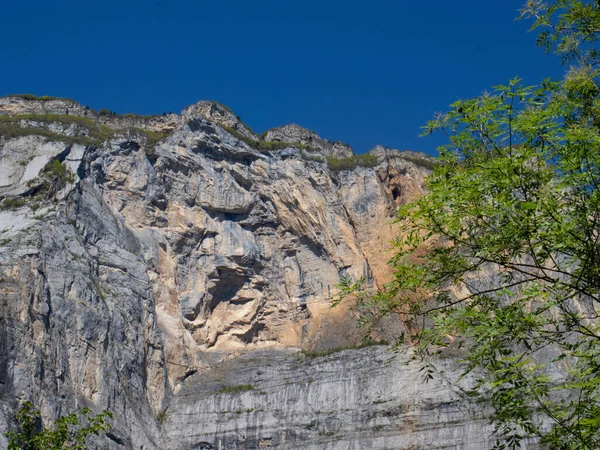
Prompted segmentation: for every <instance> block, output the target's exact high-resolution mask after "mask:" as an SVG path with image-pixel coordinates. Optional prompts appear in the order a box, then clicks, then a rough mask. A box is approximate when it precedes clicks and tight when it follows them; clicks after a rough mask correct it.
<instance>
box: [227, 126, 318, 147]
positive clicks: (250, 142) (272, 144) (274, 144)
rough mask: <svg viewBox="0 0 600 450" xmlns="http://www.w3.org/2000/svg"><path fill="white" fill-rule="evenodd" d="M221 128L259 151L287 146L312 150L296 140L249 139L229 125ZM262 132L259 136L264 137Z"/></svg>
mask: <svg viewBox="0 0 600 450" xmlns="http://www.w3.org/2000/svg"><path fill="white" fill-rule="evenodd" d="M222 128H223V129H224V130H225V131H227V132H228V133H229V134H231V135H233V136H235V137H236V138H238V139H239V140H240V141H243V142H245V143H246V144H248V145H249V146H250V147H252V148H254V149H256V150H258V151H261V152H262V151H271V150H282V149H284V148H288V147H294V148H297V149H299V150H307V151H311V150H313V149H312V148H311V147H309V146H308V145H303V144H298V143H296V142H266V141H264V140H262V138H261V139H251V138H249V137H246V136H244V135H243V134H241V133H240V132H238V131H237V130H235V129H233V128H231V127H226V126H223V127H222ZM264 134H265V133H263V134H261V136H263V137H264Z"/></svg>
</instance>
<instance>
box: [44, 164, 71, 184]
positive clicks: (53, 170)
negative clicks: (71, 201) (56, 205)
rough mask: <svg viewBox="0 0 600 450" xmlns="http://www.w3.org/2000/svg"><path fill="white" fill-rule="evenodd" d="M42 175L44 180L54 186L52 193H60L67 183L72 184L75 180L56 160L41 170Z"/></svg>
mask: <svg viewBox="0 0 600 450" xmlns="http://www.w3.org/2000/svg"><path fill="white" fill-rule="evenodd" d="M42 174H43V175H45V178H47V179H48V181H49V182H50V183H51V184H52V185H53V186H54V191H60V190H61V189H62V188H64V187H65V186H66V185H67V184H68V183H72V182H73V181H74V179H75V177H74V176H73V174H72V173H71V171H69V170H68V169H67V168H66V167H65V166H64V165H63V164H61V162H60V161H59V160H57V159H55V160H54V161H51V162H49V163H48V164H46V166H45V167H44V169H43V170H42Z"/></svg>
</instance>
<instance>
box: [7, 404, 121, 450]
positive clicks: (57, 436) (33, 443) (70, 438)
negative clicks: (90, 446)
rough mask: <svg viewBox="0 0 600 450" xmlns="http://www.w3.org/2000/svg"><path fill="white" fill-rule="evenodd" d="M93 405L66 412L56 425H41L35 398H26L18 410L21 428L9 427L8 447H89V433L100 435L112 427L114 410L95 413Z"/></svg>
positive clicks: (31, 449) (60, 449)
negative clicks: (27, 399)
mask: <svg viewBox="0 0 600 450" xmlns="http://www.w3.org/2000/svg"><path fill="white" fill-rule="evenodd" d="M91 412H92V411H91V410H90V409H89V408H83V409H82V410H81V411H78V412H77V413H73V414H69V415H67V416H62V417H60V418H59V419H58V420H56V421H55V422H54V425H53V427H52V428H45V427H40V423H41V420H40V412H39V411H38V410H37V408H36V407H35V406H34V405H33V403H31V402H25V403H24V404H23V406H22V407H21V409H19V411H18V412H17V414H16V417H15V419H16V422H17V424H18V431H9V432H8V433H6V436H7V437H8V439H9V442H8V450H25V449H27V450H63V449H67V448H69V449H85V448H87V446H86V441H87V438H88V436H90V435H96V436H99V435H100V434H101V433H105V432H107V431H108V430H110V429H111V428H112V426H111V424H110V423H109V421H110V419H112V418H113V415H112V413H110V412H108V411H103V412H102V413H100V414H98V415H96V416H92V415H91Z"/></svg>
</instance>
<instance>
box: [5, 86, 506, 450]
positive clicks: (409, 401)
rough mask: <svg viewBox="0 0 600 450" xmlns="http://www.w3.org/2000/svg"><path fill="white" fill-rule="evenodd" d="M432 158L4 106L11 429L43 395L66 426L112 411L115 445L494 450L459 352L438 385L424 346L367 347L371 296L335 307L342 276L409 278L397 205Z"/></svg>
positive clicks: (187, 117) (224, 122) (224, 117)
mask: <svg viewBox="0 0 600 450" xmlns="http://www.w3.org/2000/svg"><path fill="white" fill-rule="evenodd" d="M432 164H433V161H432V159H431V158H430V157H428V156H426V155H424V154H421V153H416V152H401V151H397V150H393V149H388V148H384V147H381V146H378V147H376V148H374V149H373V150H372V151H371V152H369V153H368V154H366V155H354V154H353V152H352V149H351V147H350V146H348V145H346V144H343V143H340V142H330V141H328V140H324V139H321V138H320V137H319V136H318V135H317V134H316V133H314V132H312V131H309V130H305V129H303V128H301V127H299V126H298V125H287V126H284V127H280V128H276V129H273V130H269V131H267V132H266V133H263V135H260V136H259V135H257V134H256V133H254V132H253V131H252V130H251V129H250V128H249V127H247V126H246V125H244V124H243V123H242V122H241V121H240V120H239V118H237V117H236V116H235V114H234V113H233V112H231V111H230V110H229V109H228V108H227V107H225V106H223V105H221V104H219V103H217V102H209V101H202V102H199V103H197V104H195V105H192V106H190V107H188V108H186V109H184V110H183V111H182V113H181V114H179V115H176V114H168V115H164V116H160V117H141V116H136V115H125V116H121V115H115V114H112V113H110V112H109V111H105V110H103V111H101V112H100V113H97V112H95V111H92V110H90V109H89V108H87V107H84V106H83V105H80V104H78V103H76V102H74V101H71V100H64V99H55V98H33V97H29V96H13V97H5V98H0V199H2V198H3V201H2V203H0V209H1V210H0V302H1V303H0V431H4V430H7V429H9V428H10V427H13V426H14V423H13V422H12V417H13V415H14V410H15V408H16V407H17V405H18V403H19V401H23V400H25V399H30V400H32V401H33V402H34V403H35V404H36V405H39V407H40V409H41V412H42V416H43V418H44V419H45V420H52V419H54V418H57V417H58V416H60V415H61V414H64V413H67V412H70V411H72V410H74V409H76V408H80V407H82V406H89V407H90V408H92V409H93V410H101V409H108V410H110V411H112V412H113V413H114V414H115V419H114V422H113V423H114V426H115V427H114V429H113V430H112V431H111V432H110V433H109V434H108V435H107V438H106V440H105V441H102V442H97V444H98V445H99V446H106V447H108V448H110V449H136V450H137V449H144V450H150V449H173V450H175V449H178V450H179V449H181V450H183V449H190V450H191V449H259V448H260V449H262V448H279V449H283V448H285V449H315V450H316V449H416V448H427V449H431V448H447V449H450V448H461V449H483V448H491V447H492V446H493V444H494V443H495V437H494V435H493V427H492V426H490V425H489V423H488V421H487V420H486V412H485V411H484V410H483V409H482V407H481V406H479V405H471V404H468V403H466V402H465V401H463V400H461V399H459V396H458V393H457V392H455V390H454V389H456V388H453V387H452V384H451V383H450V382H449V381H448V380H450V379H452V376H453V375H455V374H456V373H457V370H458V366H457V364H456V363H455V361H454V359H453V358H451V357H448V358H444V359H439V360H438V361H437V362H436V363H435V366H436V368H437V370H438V372H439V376H437V377H435V378H434V380H433V381H431V382H429V383H428V384H425V383H423V382H422V372H421V369H422V368H423V367H424V365H423V363H422V362H420V361H419V360H418V359H415V358H412V357H411V354H410V352H407V353H403V354H399V355H395V354H394V353H393V352H391V351H390V348H389V346H386V345H372V346H363V345H361V338H362V333H363V330H361V329H359V327H358V323H357V320H356V317H355V313H354V311H353V310H352V303H351V301H350V300H346V301H344V302H342V304H341V305H340V306H338V307H336V308H331V307H330V305H331V298H333V297H334V296H335V295H336V294H337V285H338V283H339V282H340V280H341V279H343V277H352V278H355V279H356V278H359V277H365V279H366V280H367V282H368V283H369V284H370V286H371V287H373V288H376V287H378V286H382V285H383V284H384V283H385V282H386V281H387V280H388V279H389V277H390V275H391V270H390V269H389V267H388V266H387V260H388V259H389V257H390V256H391V253H390V251H389V247H390V241H391V240H392V238H393V237H394V234H395V225H394V224H393V223H392V221H393V219H394V216H395V211H396V208H397V207H398V205H400V204H403V203H405V202H407V201H408V200H410V199H412V198H415V197H416V196H419V195H422V194H423V192H424V184H423V183H424V179H425V177H426V176H427V175H428V174H429V173H430V169H431V167H432ZM404 327H405V325H403V323H402V321H401V320H400V319H399V318H398V317H390V318H389V319H388V320H387V321H386V322H385V323H382V324H380V326H379V328H378V329H377V330H376V331H375V335H374V336H373V340H374V341H375V342H376V343H379V344H383V343H385V341H391V340H392V339H394V338H395V337H397V336H399V335H400V334H401V333H402V332H403V330H404ZM467 382H468V381H467ZM2 439H4V438H3V437H0V446H5V445H6V441H5V440H4V441H2Z"/></svg>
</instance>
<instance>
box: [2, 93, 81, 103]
mask: <svg viewBox="0 0 600 450" xmlns="http://www.w3.org/2000/svg"><path fill="white" fill-rule="evenodd" d="M7 97H12V98H22V99H23V100H37V101H40V102H49V101H51V100H65V101H69V102H75V100H72V99H70V98H61V97H52V96H51V95H41V96H39V97H38V96H37V95H34V94H9V95H7Z"/></svg>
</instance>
